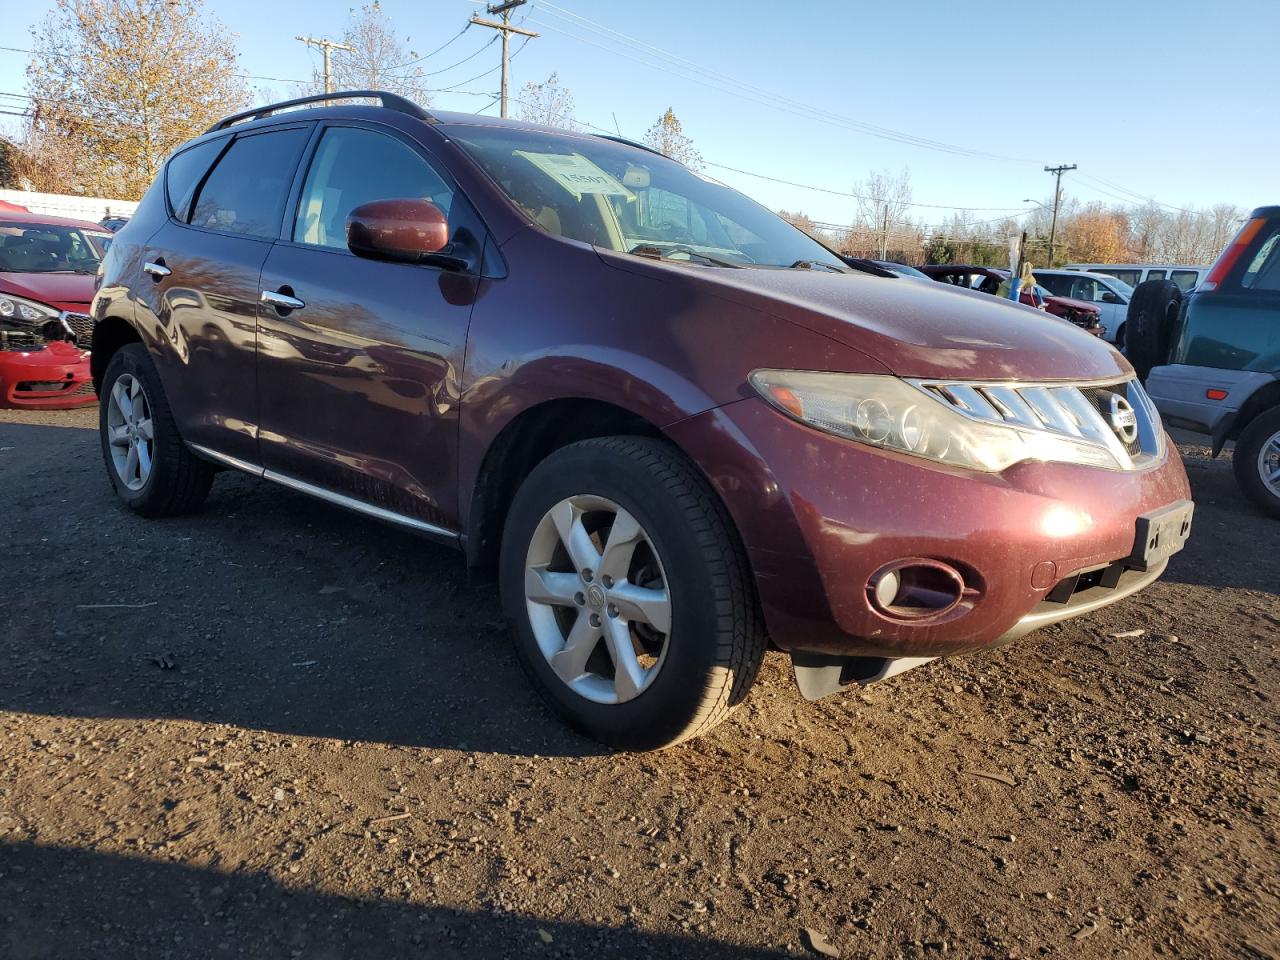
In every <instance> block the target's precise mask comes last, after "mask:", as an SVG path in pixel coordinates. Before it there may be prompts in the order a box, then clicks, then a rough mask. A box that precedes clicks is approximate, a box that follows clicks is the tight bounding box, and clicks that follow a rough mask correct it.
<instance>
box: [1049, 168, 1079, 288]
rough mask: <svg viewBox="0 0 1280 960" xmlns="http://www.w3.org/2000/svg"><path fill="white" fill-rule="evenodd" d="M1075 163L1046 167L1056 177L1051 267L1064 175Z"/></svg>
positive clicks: (1051, 231) (1050, 251)
mask: <svg viewBox="0 0 1280 960" xmlns="http://www.w3.org/2000/svg"><path fill="white" fill-rule="evenodd" d="M1075 168H1076V165H1075V164H1074V163H1064V164H1062V166H1060V167H1045V168H1044V172H1045V173H1052V174H1053V175H1054V177H1055V178H1056V179H1055V180H1054V184H1053V221H1052V222H1051V223H1050V224H1049V263H1048V266H1049V269H1051V270H1052V269H1053V239H1054V237H1055V236H1056V235H1057V233H1058V205H1059V204H1060V203H1062V175H1063V174H1064V173H1066V172H1067V171H1068V170H1074V169H1075Z"/></svg>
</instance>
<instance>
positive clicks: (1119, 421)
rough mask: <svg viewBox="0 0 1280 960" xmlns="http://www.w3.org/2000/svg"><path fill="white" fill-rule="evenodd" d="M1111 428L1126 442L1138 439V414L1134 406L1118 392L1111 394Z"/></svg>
mask: <svg viewBox="0 0 1280 960" xmlns="http://www.w3.org/2000/svg"><path fill="white" fill-rule="evenodd" d="M1109 419H1110V421H1111V429H1112V430H1114V431H1115V432H1116V436H1117V437H1119V438H1120V439H1121V440H1123V441H1124V442H1125V443H1133V441H1134V440H1137V439H1138V415H1137V414H1136V413H1134V412H1133V406H1132V404H1130V403H1129V401H1128V400H1126V399H1125V398H1124V397H1122V396H1120V394H1118V393H1113V394H1112V395H1111V413H1110V415H1109Z"/></svg>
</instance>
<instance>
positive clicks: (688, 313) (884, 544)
mask: <svg viewBox="0 0 1280 960" xmlns="http://www.w3.org/2000/svg"><path fill="white" fill-rule="evenodd" d="M334 96H336V97H340V98H348V99H349V98H352V97H365V98H368V99H374V98H380V99H379V103H380V105H378V106H364V105H359V104H352V103H350V102H348V103H344V104H342V105H335V106H324V105H321V106H318V107H315V108H313V109H309V110H296V109H293V110H288V111H281V110H280V107H282V106H294V105H296V104H297V103H299V102H297V101H295V102H291V103H290V104H287V105H276V106H275V107H266V108H262V109H259V110H257V111H254V112H251V113H247V114H243V115H238V116H235V117H231V118H228V119H227V120H225V121H223V122H221V123H219V124H218V125H217V126H215V127H214V128H213V129H212V130H210V131H209V132H208V133H207V134H205V135H204V136H202V137H200V138H198V139H196V140H194V141H192V142H191V143H189V144H186V145H185V146H183V147H182V148H181V149H180V150H179V151H178V152H177V153H176V154H175V155H174V156H173V157H171V158H170V160H169V161H168V162H167V164H166V165H165V167H164V171H163V173H162V174H161V176H160V177H159V178H158V179H157V181H156V183H155V184H154V185H153V186H152V188H151V190H150V191H149V192H148V193H147V195H146V197H145V199H144V200H143V201H142V203H141V205H140V207H139V208H138V211H137V213H136V214H135V216H134V218H133V220H132V221H131V223H130V224H129V227H128V229H126V230H124V231H123V232H121V233H120V234H119V235H118V238H117V239H116V241H115V243H114V244H112V246H111V249H110V251H109V252H108V255H107V258H106V262H105V265H104V271H103V275H102V278H101V286H100V291H99V293H98V295H97V297H96V299H95V301H94V304H93V311H94V316H95V319H96V321H97V325H96V327H95V330H94V338H93V354H92V358H93V372H94V378H95V382H96V383H97V385H98V387H99V395H100V396H101V398H102V404H101V432H102V450H103V453H104V457H105V460H106V466H107V473H108V475H109V476H110V478H111V482H112V484H113V485H114V486H115V489H116V491H117V493H118V494H119V496H120V498H121V499H122V500H123V501H124V503H125V504H127V505H128V506H129V507H130V508H132V509H133V510H135V511H137V512H139V513H141V514H145V515H148V516H160V515H164V514H173V513H181V512H183V511H188V510H193V509H195V508H196V507H197V506H198V505H199V504H200V502H201V501H202V500H203V499H204V497H205V494H206V492H207V491H208V489H209V484H210V482H211V480H212V479H213V475H214V473H215V471H216V470H218V469H222V468H232V469H236V470H242V471H245V472H248V473H251V474H254V475H256V476H260V477H263V478H265V479H267V480H272V481H275V482H276V483H280V484H283V485H285V486H287V487H289V488H291V489H293V490H297V491H300V492H302V493H307V494H311V495H313V496H316V497H320V498H322V499H324V500H327V501H329V502H331V503H335V504H339V505H341V506H344V507H348V508H350V509H353V510H357V511H360V512H362V513H365V514H368V515H369V516H372V517H375V518H377V519H380V520H384V521H389V522H391V523H396V524H400V525H402V526H405V527H408V528H410V529H412V530H416V531H420V532H422V533H424V534H426V535H428V536H432V537H435V538H438V539H440V540H443V541H445V542H447V543H450V544H453V545H455V546H457V547H458V548H460V549H461V550H463V551H464V552H465V555H466V558H467V561H468V562H469V563H470V564H472V565H475V566H479V567H485V566H493V567H496V569H497V571H498V578H499V586H500V590H501V594H502V598H503V603H504V605H505V609H506V613H507V615H508V617H509V618H510V624H511V632H512V635H513V637H514V641H515V647H516V650H517V652H518V654H519V656H520V659H521V660H522V662H523V664H524V666H525V667H526V669H527V670H528V673H529V675H530V676H531V677H532V678H533V680H534V682H535V683H536V684H537V686H538V687H539V688H540V690H541V691H542V693H543V694H544V695H545V697H546V698H547V700H548V701H549V702H550V703H551V704H552V705H553V706H554V707H555V708H556V709H557V710H558V711H559V712H560V713H561V714H563V715H564V716H565V717H567V718H568V719H569V720H570V721H572V722H573V723H574V724H576V725H577V726H578V727H579V728H581V729H583V730H585V731H586V732H588V733H589V734H591V735H592V736H595V737H598V738H600V739H602V740H604V741H607V742H609V743H613V744H617V745H622V746H627V747H632V748H649V747H657V746H662V745H665V744H670V743H674V742H676V741H678V740H681V739H683V738H686V737H689V736H692V735H694V734H696V733H699V732H701V731H703V730H706V729H708V728H709V727H711V726H712V725H713V724H715V723H716V722H718V721H719V720H721V719H722V718H723V717H724V716H725V714H726V713H727V712H728V710H729V709H730V708H731V707H732V706H733V705H734V704H736V703H738V702H739V701H741V700H742V699H743V698H744V697H745V695H746V694H747V691H748V689H749V688H750V686H751V684H752V681H753V679H754V677H755V675H756V670H757V668H758V666H759V664H760V660H761V656H762V654H763V653H764V651H765V649H766V647H767V646H769V645H770V644H772V645H774V646H775V647H777V648H781V649H782V650H785V651H787V652H789V653H790V654H791V656H792V658H793V662H794V664H795V672H796V677H797V679H798V681H799V685H800V689H801V691H802V693H803V694H804V695H805V696H807V697H810V698H813V697H818V696H822V695H824V694H827V693H831V692H834V691H835V690H838V689H840V688H841V687H842V686H844V685H847V684H850V683H855V682H856V683H868V682H872V681H874V680H878V679H881V678H884V677H887V676H889V675H891V674H894V673H897V672H900V671H902V670H904V669H907V668H908V667H911V666H915V665H917V664H919V663H921V662H923V661H924V660H927V659H929V658H932V657H938V656H943V655H947V654H954V653H962V652H966V651H972V650H978V649H981V648H984V647H990V646H992V645H995V644H1001V643H1006V642H1008V641H1010V640H1013V639H1015V638H1017V637H1020V636H1022V635H1023V634H1025V633H1026V632H1027V631H1029V630H1032V629H1034V628H1036V627H1038V626H1042V625H1044V624H1047V623H1053V622H1056V621H1060V620H1063V619H1066V618H1068V617H1072V616H1076V615H1078V614H1081V613H1085V612H1087V611H1090V610H1094V609H1096V608H1098V607H1099V606H1102V605H1104V604H1107V603H1111V602H1113V601H1115V600H1118V599H1120V598H1121V597H1124V596H1127V595H1129V594H1131V593H1133V592H1134V591H1136V590H1139V589H1141V588H1143V587H1145V586H1146V585H1147V584H1149V583H1151V582H1152V581H1153V580H1155V579H1156V578H1157V577H1158V576H1160V574H1161V572H1162V571H1163V570H1164V568H1165V565H1166V563H1167V560H1168V557H1169V555H1170V554H1171V553H1173V552H1174V551H1176V550H1178V549H1179V548H1180V547H1181V546H1182V543H1183V542H1184V540H1185V538H1186V536H1187V531H1188V528H1189V526H1190V519H1191V511H1192V504H1191V503H1190V501H1189V499H1188V495H1189V492H1188V487H1187V479H1186V474H1185V473H1184V471H1183V468H1182V464H1181V461H1180V460H1179V458H1178V454H1177V452H1176V451H1175V450H1174V448H1173V447H1172V445H1171V444H1170V443H1169V442H1168V440H1167V438H1166V436H1165V433H1164V430H1163V429H1162V427H1161V424H1160V421H1159V419H1158V417H1157V415H1156V413H1155V411H1154V409H1153V408H1152V406H1151V404H1150V403H1149V401H1148V400H1147V397H1146V395H1145V394H1144V393H1143V391H1142V388H1141V386H1139V384H1138V382H1137V381H1136V380H1135V379H1134V376H1133V372H1132V370H1131V368H1130V367H1129V365H1128V363H1126V362H1125V360H1124V359H1123V358H1122V357H1121V356H1120V354H1119V353H1117V352H1116V351H1115V350H1114V349H1112V348H1111V347H1110V346H1108V345H1107V344H1106V343H1104V342H1101V341H1099V340H1097V339H1096V338H1094V337H1091V336H1089V335H1088V334H1086V333H1084V332H1083V331H1081V330H1078V329H1076V328H1074V327H1072V326H1071V325H1069V324H1065V323H1062V322H1061V321H1059V320H1057V319H1055V318H1052V317H1047V316H1036V315H1034V314H1032V313H1030V312H1029V311H1027V310H1025V309H1024V308H1022V307H1019V306H1017V305H1015V304H1003V303H1001V302H999V301H997V300H995V299H994V298H992V297H989V296H987V295H985V294H981V293H966V292H960V293H956V292H954V291H951V290H944V289H942V288H941V287H938V288H936V289H935V288H933V287H931V286H930V285H928V284H922V283H920V282H918V281H911V280H906V279H902V278H898V277H883V276H873V275H870V274H867V273H862V272H855V271H851V270H850V269H848V268H847V267H846V266H845V265H844V264H842V263H841V261H840V260H839V258H838V257H837V256H836V255H835V254H834V253H832V252H831V251H830V250H828V249H827V248H825V247H823V246H822V245H820V244H818V243H817V242H815V241H814V240H812V239H810V238H809V237H807V236H806V235H805V234H803V233H801V232H800V231H799V230H796V229H794V228H793V227H791V226H789V225H788V224H787V223H786V222H784V221H783V220H781V219H779V218H778V217H776V216H775V215H774V214H772V213H770V212H769V211H768V210H766V209H764V208H763V207H760V206H758V205H757V204H755V203H753V202H752V201H750V200H748V199H747V198H746V197H744V196H742V195H741V194H739V193H736V192H735V191H733V190H731V189H729V188H728V187H725V186H723V185H721V184H719V183H716V182H714V181H712V180H709V179H707V178H706V177H704V176H701V175H699V174H697V173H694V172H693V171H691V170H688V169H686V168H685V167H683V166H681V165H680V164H678V163H675V162H673V161H671V160H668V159H666V158H664V157H662V156H660V155H658V154H656V153H653V152H651V151H648V150H646V149H645V148H643V147H639V146H636V145H634V144H629V143H624V142H617V141H613V140H610V139H608V138H602V137H595V136H588V135H584V134H575V133H568V132H566V131H563V130H553V129H549V128H543V127H538V126H532V125H529V124H522V123H515V122H508V121H498V120H494V119H492V118H489V117H479V116H469V115H458V114H443V113H431V114H428V113H426V112H424V111H423V110H421V109H419V108H418V107H416V106H415V105H413V104H411V103H409V102H407V101H404V100H401V99H399V98H397V97H393V96H390V95H385V94H370V93H368V92H364V93H354V94H353V93H347V94H336V95H334ZM323 99H324V98H309V99H308V101H306V102H312V101H322V100H323Z"/></svg>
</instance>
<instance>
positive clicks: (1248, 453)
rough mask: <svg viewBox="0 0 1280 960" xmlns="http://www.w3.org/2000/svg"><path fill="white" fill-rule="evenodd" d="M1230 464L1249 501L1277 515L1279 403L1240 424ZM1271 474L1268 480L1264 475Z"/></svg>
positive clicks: (1279, 489)
mask: <svg viewBox="0 0 1280 960" xmlns="http://www.w3.org/2000/svg"><path fill="white" fill-rule="evenodd" d="M1231 466H1232V468H1233V469H1234V470H1235V473H1236V483H1237V484H1239V486H1240V490H1241V492H1243V493H1244V495H1245V496H1246V497H1247V498H1248V499H1249V501H1250V502H1251V503H1252V504H1253V505H1254V506H1255V507H1257V508H1258V509H1259V510H1261V511H1262V512H1263V513H1265V514H1268V515H1269V516H1272V517H1275V518H1276V519H1280V407H1272V408H1271V409H1270V410H1267V411H1265V412H1264V413H1262V414H1260V415H1259V416H1257V417H1255V418H1254V419H1253V421H1252V422H1251V423H1250V424H1249V425H1248V426H1247V427H1245V428H1244V431H1243V432H1242V433H1241V434H1240V436H1239V438H1238V439H1237V440H1236V449H1235V452H1234V453H1233V454H1232V460H1231ZM1269 477H1274V479H1272V480H1271V481H1270V483H1268V478H1269Z"/></svg>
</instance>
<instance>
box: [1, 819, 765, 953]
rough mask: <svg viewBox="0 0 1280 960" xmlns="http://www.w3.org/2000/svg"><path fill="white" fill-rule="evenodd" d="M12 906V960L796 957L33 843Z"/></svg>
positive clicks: (6, 911) (7, 934)
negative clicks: (338, 891)
mask: <svg viewBox="0 0 1280 960" xmlns="http://www.w3.org/2000/svg"><path fill="white" fill-rule="evenodd" d="M0 904H3V909H0V956H4V957H6V958H10V960H45V958H54V957H94V958H97V960H117V958H118V960H149V958H176V957H181V958H184V960H197V958H204V957H209V958H225V957H253V958H266V957H282V958H283V957H305V958H308V960H338V958H343V957H360V958H362V960H375V958H380V957H396V958H399V957H423V958H429V960H454V958H456V960H462V958H464V957H465V958H477V957H480V958H489V957H511V958H517V957H541V958H546V957H568V956H578V957H627V958H631V957H682V958H683V957H690V958H706V960H738V958H743V960H764V958H768V957H779V956H785V954H782V953H775V952H773V951H767V952H766V951H761V950H758V949H750V948H744V947H741V946H737V945H732V944H727V943H722V942H716V941H708V940H702V939H695V938H692V937H680V936H675V935H666V934H657V933H652V932H644V931H641V930H638V929H636V928H634V927H621V926H619V927H610V926H588V925H585V924H579V923H565V922H561V921H557V920H552V919H543V918H537V917H527V916H518V915H514V914H506V913H487V912H483V911H482V910H478V909H477V910H464V909H450V908H445V907H438V906H432V905H428V904H423V903H415V902H412V901H405V900H389V899H378V900H368V899H352V898H347V897H343V896H340V895H334V894H330V893H322V892H318V891H313V890H307V889H302V888H300V887H298V888H295V887H290V886H285V885H283V884H281V883H280V882H279V881H278V880H276V879H275V878H273V877H271V876H270V875H267V874H263V873H254V872H249V873H246V872H236V873H225V872H221V871H219V870H218V869H217V868H216V866H215V867H214V868H211V869H200V868H195V867H190V866H183V865H179V864H177V863H168V862H161V861H157V860H150V859H145V858H143V857H141V856H139V857H122V856H117V855H114V854H104V853H96V852H88V851H83V850H73V849H67V848H63V847H51V846H41V845H37V844H32V843H4V842H0ZM620 919H621V918H620ZM548 938H549V939H548Z"/></svg>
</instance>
